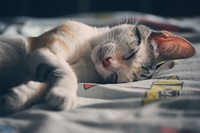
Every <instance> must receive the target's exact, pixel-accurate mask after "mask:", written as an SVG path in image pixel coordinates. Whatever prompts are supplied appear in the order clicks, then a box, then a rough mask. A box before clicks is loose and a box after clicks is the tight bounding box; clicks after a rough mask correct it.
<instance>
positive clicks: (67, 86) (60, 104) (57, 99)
mask: <svg viewBox="0 0 200 133" xmlns="http://www.w3.org/2000/svg"><path fill="white" fill-rule="evenodd" d="M62 56H63V55H60V56H59V55H56V54H54V53H52V52H50V51H49V50H48V49H39V50H35V51H33V52H32V53H31V54H30V55H29V56H28V57H27V63H28V64H27V66H28V67H29V69H30V72H31V73H32V74H33V75H34V76H35V78H36V80H38V81H42V82H47V83H48V85H49V92H48V93H47V95H46V98H45V100H46V103H47V104H48V105H49V106H50V107H51V108H52V109H56V110H61V109H70V108H72V107H74V106H75V104H76V99H77V94H76V91H77V78H76V75H75V73H74V72H73V70H72V68H71V67H70V66H69V64H68V63H67V62H66V61H65V59H64V58H63V57H62Z"/></svg>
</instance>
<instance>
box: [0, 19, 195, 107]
mask: <svg viewBox="0 0 200 133" xmlns="http://www.w3.org/2000/svg"><path fill="white" fill-rule="evenodd" d="M194 54H195V49H194V48H193V46H192V45H191V44H190V43H189V42H188V41H187V40H185V39H183V38H181V37H178V36H176V35H173V34H172V33H170V32H167V31H153V30H151V29H149V28H148V27H146V26H144V25H129V24H123V25H118V26H115V27H111V28H109V27H102V28H96V27H91V26H88V25H85V24H83V23H79V22H75V21H67V22H65V23H64V24H62V25H60V26H58V27H56V28H54V29H52V30H50V31H48V32H46V33H44V34H42V35H40V36H38V37H22V36H16V37H8V36H7V37H5V36H1V37H0V93H2V94H4V95H3V96H2V97H1V105H0V107H1V110H4V111H18V110H21V109H24V108H26V107H28V106H30V105H32V104H33V103H34V102H38V101H40V100H42V99H43V98H44V100H45V101H46V103H47V104H48V105H49V107H51V108H52V109H56V110H62V109H70V108H72V107H74V106H75V104H76V99H77V94H76V91H77V82H95V83H125V82H133V81H138V80H144V79H148V78H150V77H151V76H152V74H153V72H154V71H155V66H156V63H158V62H160V61H163V60H172V59H181V58H188V57H191V56H193V55H194Z"/></svg>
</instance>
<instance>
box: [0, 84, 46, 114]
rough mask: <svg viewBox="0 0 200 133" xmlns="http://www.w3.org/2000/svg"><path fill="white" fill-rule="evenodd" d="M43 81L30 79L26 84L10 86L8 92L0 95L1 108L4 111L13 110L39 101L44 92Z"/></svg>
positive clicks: (44, 85)
mask: <svg viewBox="0 0 200 133" xmlns="http://www.w3.org/2000/svg"><path fill="white" fill-rule="evenodd" d="M46 89H47V85H46V84H45V83H39V82H33V81H30V82H28V83H27V84H22V85H20V86H17V87H14V88H11V90H10V92H9V93H8V94H6V95H4V96H2V97H1V100H0V101H1V102H0V104H1V109H2V110H3V111H6V112H15V111H19V110H22V109H25V108H27V107H29V106H31V105H32V104H33V103H36V102H40V101H42V100H43V97H44V95H45V93H46Z"/></svg>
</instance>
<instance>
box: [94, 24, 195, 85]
mask: <svg viewBox="0 0 200 133" xmlns="http://www.w3.org/2000/svg"><path fill="white" fill-rule="evenodd" d="M98 40H102V41H101V42H100V41H99V42H98V43H101V44H100V45H97V46H96V47H95V48H94V50H93V51H92V54H91V58H92V60H93V62H94V64H95V67H96V70H97V72H98V73H99V74H100V75H101V76H102V77H103V78H104V80H105V82H111V83H122V82H131V81H137V80H143V79H147V78H150V77H151V76H152V74H153V72H154V71H155V68H156V63H158V62H159V61H164V60H165V61H166V60H171V59H182V58H188V57H191V56H193V55H194V54H195V49H194V48H193V46H192V45H191V44H190V43H189V42H188V41H187V40H185V39H183V38H181V37H179V36H176V35H174V34H172V33H170V32H167V31H153V30H151V29H149V28H148V27H146V26H144V25H137V26H136V25H129V24H124V25H119V26H116V27H113V28H111V30H110V31H109V32H107V33H105V34H103V35H102V36H100V37H99V39H98Z"/></svg>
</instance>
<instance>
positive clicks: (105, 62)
mask: <svg viewBox="0 0 200 133" xmlns="http://www.w3.org/2000/svg"><path fill="white" fill-rule="evenodd" d="M102 64H103V67H105V68H106V67H109V66H110V65H111V57H107V58H105V59H104V60H103V61H102Z"/></svg>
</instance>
